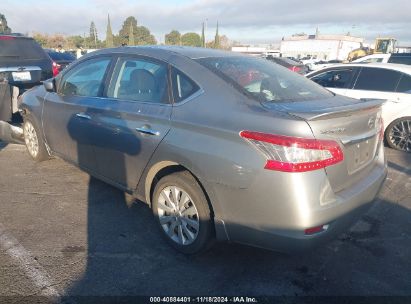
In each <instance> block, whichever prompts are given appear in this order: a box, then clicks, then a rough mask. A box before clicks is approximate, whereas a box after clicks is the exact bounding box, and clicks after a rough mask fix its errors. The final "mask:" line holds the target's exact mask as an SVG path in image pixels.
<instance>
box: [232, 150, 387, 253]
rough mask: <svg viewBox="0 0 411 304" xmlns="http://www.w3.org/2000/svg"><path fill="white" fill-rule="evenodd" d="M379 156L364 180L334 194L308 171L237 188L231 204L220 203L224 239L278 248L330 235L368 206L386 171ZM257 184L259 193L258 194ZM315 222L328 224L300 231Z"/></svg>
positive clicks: (296, 246)
mask: <svg viewBox="0 0 411 304" xmlns="http://www.w3.org/2000/svg"><path fill="white" fill-rule="evenodd" d="M382 149H383V147H381V150H382ZM381 152H382V151H381ZM378 158H379V159H378V160H377V161H376V164H375V166H374V168H373V169H372V170H370V171H369V172H367V175H366V176H365V177H364V178H363V179H361V180H360V181H359V182H357V183H355V185H353V186H351V187H350V188H348V189H346V190H343V191H340V192H338V193H336V194H335V193H327V192H329V188H328V187H329V184H328V183H324V180H322V181H321V180H320V176H319V175H318V174H317V175H316V174H315V173H313V174H314V175H312V176H309V177H310V178H311V180H310V178H308V179H307V176H304V177H301V176H299V177H298V176H293V178H292V179H291V180H289V181H288V182H287V181H286V182H284V181H281V180H277V181H276V182H277V184H278V187H271V188H267V187H268V185H267V184H264V182H263V183H262V185H259V186H258V187H257V188H255V189H254V190H253V191H247V192H242V194H240V195H238V196H237V201H236V202H235V204H229V205H230V210H228V209H227V208H225V212H224V213H225V218H224V223H225V229H226V231H227V235H228V238H229V239H230V241H233V242H238V243H243V244H247V245H251V246H256V247H262V248H266V249H271V250H275V251H281V252H295V251H301V250H306V249H309V248H312V247H315V246H318V245H320V244H322V243H324V242H327V241H329V240H332V239H335V238H336V237H337V236H338V235H339V234H341V233H342V232H344V231H346V230H347V229H348V228H349V227H350V226H351V225H352V224H353V223H355V222H356V221H357V220H358V219H359V218H360V217H361V215H362V214H364V212H366V211H367V210H368V208H369V207H370V206H371V205H372V203H373V201H374V200H375V198H376V196H377V195H378V193H379V191H380V189H381V187H382V185H383V183H384V180H385V178H386V176H387V167H386V162H385V159H384V154H383V152H382V153H380V155H379V157H378ZM324 175H325V174H324ZM325 178H326V177H325ZM299 183H300V184H299ZM327 185H328V186H327ZM290 187H292V188H290ZM258 188H259V190H258V191H260V193H264V195H263V194H261V195H258V192H256V190H257V189H258ZM248 190H250V189H248ZM262 191H265V192H262ZM267 191H268V192H269V196H267V195H266V193H267ZM287 191H288V192H289V193H288V194H284V192H287ZM249 192H252V193H253V194H254V195H251V196H250V195H249ZM331 192H332V191H331ZM251 197H254V199H255V200H254V201H252V199H251ZM324 197H325V198H324ZM330 199H331V201H330ZM324 201H328V202H326V204H324ZM329 201H330V202H329ZM234 205H235V206H234ZM224 207H227V206H224ZM232 208H236V209H235V210H233V209H232ZM320 225H328V229H326V230H325V231H322V232H319V233H316V234H312V235H306V234H305V232H304V230H305V229H308V228H312V227H316V226H320Z"/></svg>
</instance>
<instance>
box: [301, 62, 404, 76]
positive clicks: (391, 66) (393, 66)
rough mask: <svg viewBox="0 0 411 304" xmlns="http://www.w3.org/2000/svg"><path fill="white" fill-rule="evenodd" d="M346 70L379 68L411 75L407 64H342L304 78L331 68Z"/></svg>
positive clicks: (327, 68) (329, 67) (330, 67)
mask: <svg viewBox="0 0 411 304" xmlns="http://www.w3.org/2000/svg"><path fill="white" fill-rule="evenodd" d="M344 67H346V68H348V67H367V68H380V69H390V70H396V71H399V72H403V73H406V74H411V66H410V65H407V64H397V63H344V64H333V65H331V66H328V67H326V68H322V69H319V70H316V71H314V72H311V73H309V74H307V75H306V76H310V75H312V74H314V73H316V74H317V73H318V72H321V71H323V70H329V69H332V68H344Z"/></svg>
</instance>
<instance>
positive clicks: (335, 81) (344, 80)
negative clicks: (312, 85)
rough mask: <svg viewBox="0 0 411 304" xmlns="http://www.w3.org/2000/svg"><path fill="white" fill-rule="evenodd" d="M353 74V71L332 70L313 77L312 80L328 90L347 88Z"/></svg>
mask: <svg viewBox="0 0 411 304" xmlns="http://www.w3.org/2000/svg"><path fill="white" fill-rule="evenodd" d="M353 74H354V70H353V69H340V70H330V71H327V72H324V73H321V74H318V75H315V76H314V77H311V80H313V81H315V82H316V83H318V84H319V85H322V86H323V87H326V88H347V87H348V86H349V84H350V82H351V79H352V76H353Z"/></svg>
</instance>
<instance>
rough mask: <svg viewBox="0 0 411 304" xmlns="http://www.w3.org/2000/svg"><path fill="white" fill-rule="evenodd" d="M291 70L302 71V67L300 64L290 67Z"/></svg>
mask: <svg viewBox="0 0 411 304" xmlns="http://www.w3.org/2000/svg"><path fill="white" fill-rule="evenodd" d="M290 70H291V71H293V72H296V73H298V72H300V71H301V68H300V67H299V66H292V67H291V68H290Z"/></svg>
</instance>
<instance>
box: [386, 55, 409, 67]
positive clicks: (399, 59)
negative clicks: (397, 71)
mask: <svg viewBox="0 0 411 304" xmlns="http://www.w3.org/2000/svg"><path fill="white" fill-rule="evenodd" d="M388 63H399V64H408V65H411V53H393V54H391V56H390V58H388Z"/></svg>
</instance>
